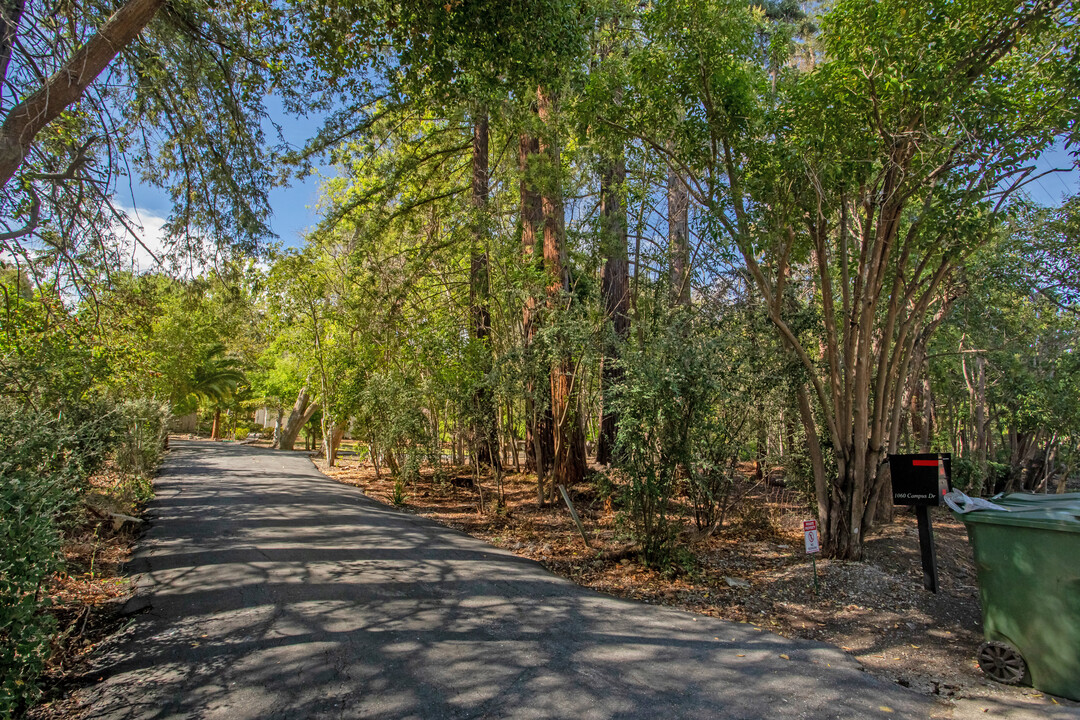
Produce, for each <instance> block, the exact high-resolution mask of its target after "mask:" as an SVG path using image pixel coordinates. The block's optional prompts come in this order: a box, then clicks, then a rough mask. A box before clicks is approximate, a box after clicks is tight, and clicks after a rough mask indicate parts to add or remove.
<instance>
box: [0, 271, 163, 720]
mask: <svg viewBox="0 0 1080 720" xmlns="http://www.w3.org/2000/svg"><path fill="white" fill-rule="evenodd" d="M7 279H8V278H3V280H4V281H5V282H4V283H3V291H4V292H3V296H4V298H5V300H6V305H7V307H6V312H4V313H3V314H2V315H0V367H2V368H4V369H5V370H6V372H5V373H4V378H5V381H4V382H3V383H0V517H2V518H3V523H0V716H4V717H6V716H8V715H12V714H15V713H18V712H20V711H21V709H23V708H25V707H26V706H27V705H28V704H29V703H30V702H32V701H33V700H34V698H35V697H36V696H37V684H36V679H37V677H38V675H39V674H40V672H41V670H42V668H43V667H44V664H45V662H46V661H47V659H48V656H49V653H50V652H51V649H52V645H51V643H52V639H53V632H54V630H55V623H54V621H53V618H52V616H51V615H50V614H49V613H48V606H47V596H46V595H45V593H44V590H45V586H46V584H47V583H48V582H49V581H50V579H51V577H52V575H53V574H54V573H55V572H57V571H58V570H60V569H61V568H62V567H63V555H62V552H61V543H62V538H63V531H64V530H65V528H67V527H68V526H69V525H71V524H72V523H73V522H76V521H78V520H79V518H80V510H81V505H82V501H83V499H84V494H85V493H86V490H87V484H86V480H87V478H89V476H90V475H91V474H92V473H94V472H95V471H96V470H97V469H99V468H100V467H101V466H102V464H103V463H104V462H106V460H107V459H110V458H111V459H112V461H113V462H114V464H115V465H116V467H117V469H118V470H120V471H121V472H122V473H125V474H127V475H128V476H129V478H130V480H129V481H128V482H127V483H125V484H124V486H123V488H122V489H121V490H120V492H121V493H128V494H130V496H131V497H130V498H119V499H120V500H125V499H128V500H130V501H131V502H138V501H142V500H145V499H147V498H148V497H149V494H150V492H151V487H150V477H151V475H152V472H153V470H154V469H155V468H156V466H157V463H158V461H159V459H160V456H161V452H162V448H163V443H164V439H165V430H166V427H167V422H168V417H169V416H168V408H167V407H165V406H163V405H162V403H160V402H154V401H150V400H120V401H117V400H116V399H114V398H112V397H110V396H109V394H108V393H106V392H104V391H105V390H106V389H107V386H106V385H105V384H104V383H102V382H101V378H100V377H99V373H106V372H107V371H108V365H107V359H108V358H109V355H108V354H107V353H104V352H101V350H102V348H101V346H100V345H99V344H98V343H97V340H96V338H95V337H94V335H93V332H92V330H91V329H90V328H87V327H85V326H83V325H82V324H80V323H79V322H78V319H77V317H76V316H74V315H73V314H72V313H70V312H69V311H68V310H67V309H66V308H65V307H64V306H63V305H62V304H60V303H59V302H56V301H54V300H52V299H50V298H47V297H45V298H43V297H41V296H38V295H35V294H34V293H31V292H18V291H15V288H13V287H12V285H11V284H8V283H7V282H6V280H7Z"/></svg>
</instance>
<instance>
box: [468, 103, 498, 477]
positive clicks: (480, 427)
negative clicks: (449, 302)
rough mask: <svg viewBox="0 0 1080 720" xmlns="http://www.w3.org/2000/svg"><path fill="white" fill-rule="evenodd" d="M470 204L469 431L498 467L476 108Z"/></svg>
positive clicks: (481, 145) (481, 126)
mask: <svg viewBox="0 0 1080 720" xmlns="http://www.w3.org/2000/svg"><path fill="white" fill-rule="evenodd" d="M472 171H473V172H472V205H473V251H472V257H471V262H470V272H469V305H470V309H471V311H472V312H471V314H472V334H473V339H474V340H476V341H477V342H478V343H480V344H481V345H482V348H481V354H482V360H481V364H482V367H481V368H480V370H481V372H482V373H483V375H484V378H483V380H482V381H481V384H480V386H479V387H478V388H477V389H476V394H475V397H474V398H473V403H474V408H473V410H474V412H475V417H474V418H473V421H474V425H473V434H474V436H475V442H474V443H473V446H474V447H475V448H476V461H477V464H478V465H490V466H492V467H493V468H495V469H498V467H499V465H500V462H499V456H498V453H494V454H493V452H492V448H497V447H498V425H497V420H496V417H495V394H494V392H492V389H491V384H490V375H491V366H492V357H491V309H490V285H489V277H488V252H487V246H488V237H487V236H488V234H487V216H486V215H487V204H488V116H487V113H486V112H483V111H478V112H477V113H476V117H475V118H474V120H473V148H472Z"/></svg>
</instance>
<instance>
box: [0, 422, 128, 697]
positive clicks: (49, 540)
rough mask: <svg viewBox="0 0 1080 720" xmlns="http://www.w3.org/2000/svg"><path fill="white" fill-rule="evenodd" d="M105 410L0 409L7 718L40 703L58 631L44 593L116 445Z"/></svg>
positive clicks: (1, 621) (0, 681)
mask: <svg viewBox="0 0 1080 720" xmlns="http://www.w3.org/2000/svg"><path fill="white" fill-rule="evenodd" d="M101 410H102V408H100V407H95V406H89V407H87V408H86V412H85V413H74V412H68V413H58V414H57V415H56V416H54V415H52V414H51V413H50V414H46V413H43V412H33V411H29V410H27V409H25V408H23V407H19V406H16V405H12V404H6V403H5V404H3V405H0V516H2V517H3V518H4V523H3V530H2V531H0V716H8V715H13V714H15V713H16V712H18V711H19V710H20V709H21V708H23V707H25V706H26V705H28V704H29V703H30V702H32V701H33V700H34V699H35V698H36V697H37V686H36V679H37V677H38V675H39V674H40V673H41V671H42V669H43V668H44V666H45V662H46V660H47V659H48V656H49V650H50V643H51V639H52V633H53V630H54V621H53V618H52V617H51V616H50V615H49V614H48V612H47V602H48V599H47V598H46V597H45V596H44V593H43V587H44V585H45V583H46V582H47V581H48V580H49V578H50V577H51V576H52V575H53V573H55V572H56V571H58V570H59V569H61V567H62V565H63V555H62V553H61V541H62V537H61V530H62V527H63V525H64V523H65V522H67V521H68V520H70V518H71V517H72V516H73V513H74V511H75V510H76V509H77V507H78V506H79V502H80V500H81V495H82V490H83V488H84V481H85V479H86V477H87V476H88V475H89V474H90V473H91V472H93V471H94V470H95V469H97V467H98V466H99V465H100V463H101V462H102V461H103V460H104V454H105V453H104V450H105V448H108V447H109V445H110V442H109V440H110V438H111V436H112V435H113V429H114V428H113V425H112V423H113V421H114V420H115V417H113V416H111V415H110V414H109V413H102V412H100V411H101ZM80 415H82V416H81V417H80Z"/></svg>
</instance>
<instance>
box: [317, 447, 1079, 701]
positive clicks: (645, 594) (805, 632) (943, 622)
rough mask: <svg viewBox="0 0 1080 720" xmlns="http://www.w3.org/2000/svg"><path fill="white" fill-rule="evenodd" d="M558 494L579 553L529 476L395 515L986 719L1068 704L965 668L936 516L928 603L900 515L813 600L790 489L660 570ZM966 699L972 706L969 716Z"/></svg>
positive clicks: (958, 567)
mask: <svg viewBox="0 0 1080 720" xmlns="http://www.w3.org/2000/svg"><path fill="white" fill-rule="evenodd" d="M315 462H316V465H317V467H318V468H319V469H320V470H321V471H322V472H323V473H325V474H327V475H328V476H330V477H332V478H334V479H335V480H338V481H339V482H343V483H347V484H351V485H355V486H358V487H360V488H361V489H363V490H364V492H365V493H366V494H367V495H368V496H370V497H371V498H373V499H376V500H379V501H381V502H384V503H387V504H392V503H391V498H392V496H393V486H394V482H393V480H392V479H391V478H390V477H389V476H388V475H387V474H386V473H385V471H384V472H383V473H382V474H381V476H380V477H377V476H376V472H375V469H374V468H373V466H372V465H371V464H370V463H365V462H360V461H358V460H357V459H356V458H354V457H343V458H339V463H338V467H335V468H328V467H327V466H326V464H325V463H324V462H323V461H321V460H316V461H315ZM483 490H484V495H485V502H486V503H487V505H488V508H489V510H490V509H491V508H492V506H493V501H494V500H495V497H496V495H495V488H494V487H493V486H492V484H491V483H490V481H488V482H486V483H485V485H484V487H483ZM568 491H569V495H570V497H571V500H572V502H573V503H574V505H575V508H576V510H577V512H578V513H579V515H580V516H581V519H582V522H583V524H584V526H585V528H586V532H587V534H588V537H589V540H590V546H591V547H586V546H585V544H584V543H583V541H582V538H581V535H580V534H579V532H578V530H577V528H576V527H575V525H574V523H573V521H572V520H571V517H570V514H569V512H567V509H566V506H565V505H564V504H563V503H562V501H561V500H560V501H559V502H558V503H557V504H556V505H555V506H553V507H546V508H540V507H539V506H538V503H537V497H536V485H535V477H534V476H532V475H525V474H510V475H507V476H506V478H505V480H504V487H503V492H504V498H505V508H504V509H502V510H500V511H498V512H487V513H479V512H478V494H477V491H476V489H475V488H474V487H473V485H472V475H471V471H470V469H469V468H467V467H466V468H460V469H458V470H457V471H456V472H454V471H446V469H444V473H443V479H442V481H441V482H436V481H435V480H433V479H432V477H430V475H427V474H423V476H422V477H421V479H420V480H418V481H416V482H414V483H412V484H409V485H407V486H406V488H405V493H406V498H405V502H404V503H403V505H402V509H404V510H406V511H408V512H413V513H417V514H420V515H424V516H426V517H430V518H432V519H435V520H437V521H439V522H441V523H443V524H446V525H448V526H450V527H453V528H457V529H459V530H462V531H464V532H466V533H469V534H470V535H474V536H476V537H479V538H482V539H484V540H487V541H488V542H491V543H492V544H494V545H496V546H498V547H501V548H505V549H508V550H510V551H512V552H514V553H515V554H517V555H520V556H523V557H528V558H532V559H534V560H537V561H539V562H540V563H542V564H543V565H544V566H546V567H547V568H548V569H549V570H551V571H552V572H554V573H556V574H558V575H561V576H563V577H566V578H568V579H570V580H573V581H574V582H576V583H579V584H581V585H584V586H587V587H590V588H593V589H596V590H598V591H600V592H604V593H609V594H611V595H616V596H619V597H624V598H632V599H634V600H638V601H641V602H645V603H653V604H659V605H668V606H674V607H679V608H683V609H685V610H689V611H691V612H696V613H702V614H704V615H711V616H714V617H720V618H724V619H727V620H733V621H737V622H748V623H753V624H754V625H756V626H759V627H762V628H764V629H768V630H770V631H772V632H775V633H777V634H779V635H784V636H788V637H796V638H807V639H814V640H820V641H823V642H827V643H831V644H833V645H837V646H839V647H840V648H842V649H843V650H845V651H847V652H848V653H850V654H851V655H853V656H854V657H855V658H856V659H858V660H859V662H860V663H862V664H863V666H865V668H866V669H867V670H868V671H869V672H871V673H873V674H875V675H878V676H880V677H883V678H887V679H889V680H891V681H893V682H896V683H898V684H900V685H903V686H905V687H910V688H912V689H914V690H917V691H919V692H922V693H925V694H927V695H933V696H937V697H940V698H943V699H947V700H954V701H962V702H963V704H964V705H965V706H966V707H970V706H971V705H972V704H973V703H975V705H976V708H975V709H976V710H977V711H991V710H993V712H990V716H995V715H997V716H1001V715H999V712H1000V711H1001V708H1002V707H1010V708H1017V709H1019V710H1021V711H1035V712H1038V708H1039V707H1046V708H1048V707H1053V706H1056V705H1068V706H1073V705H1074V703H1071V702H1069V701H1066V700H1061V701H1059V700H1057V699H1055V698H1052V697H1049V696H1045V695H1043V694H1042V693H1040V692H1039V691H1037V690H1034V689H1032V688H1030V687H1009V686H1005V685H1001V684H998V683H995V682H993V681H990V680H989V679H988V678H986V677H985V676H984V675H983V674H982V672H981V671H980V670H979V668H978V666H977V665H976V663H975V660H974V658H975V651H976V649H977V648H978V647H979V645H980V643H981V642H982V627H981V618H980V610H979V595H978V588H977V586H976V577H975V568H974V562H973V557H972V552H971V548H970V545H969V544H968V540H967V534H966V531H965V530H964V526H963V523H960V522H958V521H956V520H955V519H953V517H952V515H951V514H950V513H949V512H947V511H945V510H944V509H941V510H939V509H936V508H935V509H933V510H932V513H933V514H932V518H933V526H934V535H935V541H936V547H937V559H938V574H939V582H940V591H939V592H938V594H936V595H935V594H931V593H929V592H927V591H926V590H924V589H923V579H922V567H921V563H920V553H919V541H918V531H917V525H916V519H915V516H914V515H913V514H911V513H908V512H904V511H899V512H898V513H897V516H896V521H895V522H894V523H892V524H891V525H888V526H886V527H885V528H884V529H883V530H881V531H880V532H877V533H876V534H875V535H874V536H873V537H871V538H870V539H869V540H868V541H867V543H866V559H865V561H864V562H843V561H831V560H826V559H819V560H817V576H818V588H817V590H815V587H814V570H813V565H812V563H811V560H810V558H809V557H808V556H807V555H806V554H805V552H804V545H803V535H802V521H803V520H805V519H809V517H810V516H809V514H808V513H807V511H806V509H805V507H806V506H805V503H804V502H802V501H801V500H800V498H799V496H798V494H797V493H795V492H793V491H791V490H787V489H785V488H782V487H774V486H770V485H769V484H768V483H766V482H761V481H759V482H756V483H755V482H753V481H752V480H746V481H744V482H743V483H741V485H740V487H739V488H738V489H737V492H738V493H739V494H740V495H741V501H740V502H739V503H738V507H740V508H742V510H741V512H739V513H737V514H736V515H735V516H734V517H731V518H730V519H728V520H727V521H726V523H725V524H724V526H723V528H722V529H721V530H719V531H718V532H716V533H715V534H713V535H712V536H711V537H707V538H701V537H700V534H696V533H694V532H692V531H691V527H692V523H691V525H690V526H689V527H688V528H687V530H686V531H685V532H684V533H683V534H682V535H681V536H680V542H679V550H678V551H677V553H676V559H675V560H674V561H673V562H672V564H671V566H670V568H669V569H667V570H666V571H657V570H654V569H651V568H648V567H646V566H644V565H643V564H641V563H640V562H639V560H638V558H637V555H636V553H635V552H634V548H633V546H632V545H631V543H630V542H629V539H628V537H627V534H626V532H625V530H624V529H623V528H622V527H621V526H620V522H619V516H618V509H617V508H612V507H611V504H610V502H605V500H604V499H603V498H601V497H600V496H599V495H598V493H597V490H596V487H595V483H592V482H588V481H587V482H583V483H581V484H579V485H577V486H574V487H571V488H568ZM980 701H984V702H985V704H986V707H978V704H979V702H980ZM1076 707H1077V708H1080V705H1076Z"/></svg>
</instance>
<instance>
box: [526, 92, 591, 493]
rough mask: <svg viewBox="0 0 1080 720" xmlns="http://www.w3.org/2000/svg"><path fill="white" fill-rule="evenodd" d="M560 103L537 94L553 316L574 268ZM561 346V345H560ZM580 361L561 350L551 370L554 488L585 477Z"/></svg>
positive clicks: (546, 265) (542, 202)
mask: <svg viewBox="0 0 1080 720" xmlns="http://www.w3.org/2000/svg"><path fill="white" fill-rule="evenodd" d="M554 103H555V99H554V97H552V95H551V94H550V93H548V92H547V91H546V90H545V89H544V88H539V89H538V90H537V109H538V112H539V115H540V120H541V121H542V122H543V123H544V124H545V125H546V133H545V137H544V138H543V139H542V140H541V142H540V152H541V153H542V155H543V156H544V160H545V170H546V171H547V172H546V177H545V182H544V185H543V191H542V192H541V196H540V206H541V209H542V210H543V213H544V268H545V270H546V271H547V280H548V288H547V302H548V311H549V312H550V313H552V314H553V315H554V314H555V313H557V312H558V311H559V310H560V309H561V307H562V305H563V304H564V303H566V302H568V300H569V293H570V268H569V265H568V263H567V257H566V227H565V218H564V215H563V213H564V209H563V196H562V184H561V181H560V180H561V179H560V177H559V176H560V172H559V171H560V168H561V163H562V156H561V150H560V147H559V143H558V140H557V137H556V130H555V127H554V110H555V107H554ZM556 342H558V340H556ZM575 375H576V373H575V367H574V360H573V358H572V357H571V355H570V353H569V352H568V350H566V349H565V348H559V349H558V350H557V358H556V360H555V361H554V363H553V364H552V367H551V414H552V417H553V418H554V421H555V463H554V466H553V468H552V486H554V485H571V484H573V483H576V482H578V481H580V480H581V479H582V478H584V477H585V467H586V466H585V431H584V428H583V427H582V424H581V408H580V402H579V392H578V390H579V388H578V383H577V382H576V379H577V378H576V377H575Z"/></svg>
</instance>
